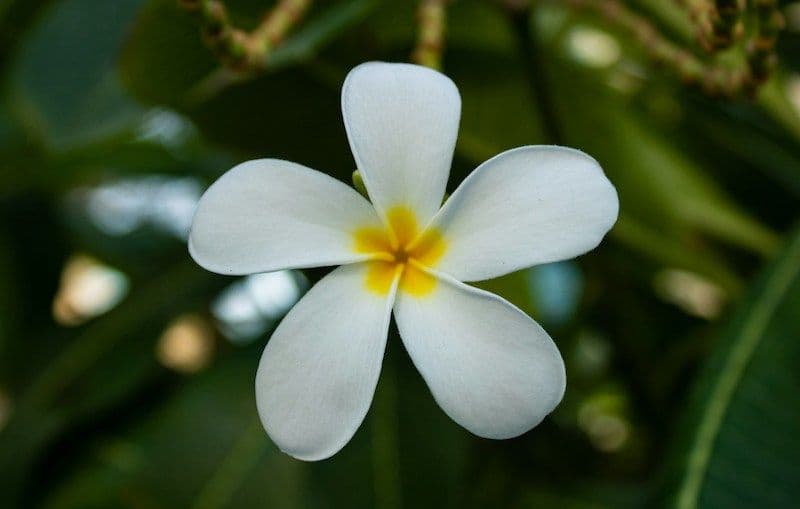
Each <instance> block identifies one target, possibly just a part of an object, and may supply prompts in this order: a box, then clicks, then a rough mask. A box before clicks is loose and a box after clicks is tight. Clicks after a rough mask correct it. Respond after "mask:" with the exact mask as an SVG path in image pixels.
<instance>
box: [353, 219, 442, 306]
mask: <svg viewBox="0 0 800 509" xmlns="http://www.w3.org/2000/svg"><path fill="white" fill-rule="evenodd" d="M386 219H387V221H388V223H389V225H388V227H387V228H386V229H383V228H375V227H364V228H359V229H358V230H356V231H355V232H354V233H353V239H354V242H353V244H354V249H355V251H356V252H358V253H369V254H371V255H373V259H372V261H370V262H369V268H368V270H367V276H366V281H365V285H366V287H367V289H369V290H370V291H371V292H374V293H377V294H380V295H386V294H388V293H389V291H390V290H391V288H392V283H393V282H394V279H395V278H396V277H399V278H400V284H399V289H400V290H401V291H403V292H406V293H408V294H410V295H414V296H416V297H422V296H425V295H427V294H429V293H430V292H432V291H433V289H434V288H435V287H436V278H435V277H433V276H431V275H430V274H428V273H427V272H425V268H427V267H433V266H434V265H435V264H436V262H438V261H439V259H441V257H442V255H443V254H444V252H445V250H446V249H447V245H446V243H445V241H444V239H443V238H442V234H441V233H439V231H438V230H436V229H435V228H427V229H426V230H425V231H420V228H419V224H418V223H417V218H416V216H415V215H414V212H412V211H411V209H409V208H408V207H405V206H396V207H392V208H391V209H389V210H388V212H387V213H386Z"/></svg>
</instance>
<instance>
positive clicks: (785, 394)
mask: <svg viewBox="0 0 800 509" xmlns="http://www.w3.org/2000/svg"><path fill="white" fill-rule="evenodd" d="M798 307H800V232H797V233H795V234H794V235H793V236H792V237H791V238H790V239H789V242H788V243H787V245H786V246H785V247H784V248H783V250H782V251H781V252H780V253H779V255H778V256H777V258H776V259H775V261H774V262H773V263H772V264H771V266H770V267H769V268H768V269H767V270H766V272H765V273H764V274H763V276H762V277H761V278H760V280H759V281H758V282H757V283H756V284H754V286H753V287H752V288H751V290H750V291H749V293H748V295H747V297H746V298H745V300H744V302H743V303H742V305H741V307H740V308H739V309H738V310H736V311H735V312H733V314H732V316H731V322H730V324H729V325H728V327H727V328H726V330H725V331H724V333H723V334H722V336H721V337H720V339H719V340H718V343H717V345H716V347H715V352H714V354H713V355H712V356H711V358H710V359H709V360H708V363H707V364H706V366H705V368H704V369H703V372H702V374H701V377H700V379H699V382H698V384H697V386H696V388H695V395H694V398H693V404H692V405H691V406H690V407H689V410H688V412H687V417H686V421H685V424H684V426H685V427H684V428H683V432H682V436H683V438H682V444H681V451H682V454H681V455H680V457H679V459H678V460H677V461H676V462H675V464H674V465H673V466H674V468H675V469H676V470H675V471H674V472H673V474H672V475H673V476H674V479H673V482H671V483H670V486H671V488H672V490H671V491H672V493H673V496H672V497H673V498H672V500H673V503H674V505H675V507H679V508H681V509H687V508H693V507H726V508H733V507H776V508H777V507H790V506H792V505H793V504H794V503H795V502H796V501H797V499H798V497H800V469H799V468H798V466H797V458H798V457H800V439H799V438H798V435H797V425H798V423H800V405H798V399H797V395H798V393H800V378H798V377H797V366H798V365H800V342H798V341H797V338H798V336H800V314H798V313H797V310H798Z"/></svg>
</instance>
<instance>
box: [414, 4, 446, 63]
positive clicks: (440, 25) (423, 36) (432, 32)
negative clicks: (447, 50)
mask: <svg viewBox="0 0 800 509" xmlns="http://www.w3.org/2000/svg"><path fill="white" fill-rule="evenodd" d="M446 6H447V0H421V1H420V3H419V8H418V9H417V18H418V23H419V27H418V32H417V46H416V48H415V49H414V53H412V55H411V60H412V61H414V62H416V63H417V64H419V65H424V66H427V67H431V68H433V69H441V67H442V53H443V51H444V32H445V21H446V15H447V11H446V9H445V7H446Z"/></svg>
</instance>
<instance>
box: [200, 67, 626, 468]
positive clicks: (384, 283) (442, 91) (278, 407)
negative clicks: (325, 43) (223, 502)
mask: <svg viewBox="0 0 800 509" xmlns="http://www.w3.org/2000/svg"><path fill="white" fill-rule="evenodd" d="M460 110H461V99H460V97H459V93H458V90H457V89H456V86H455V85H454V84H453V82H452V81H451V80H450V79H449V78H447V77H445V76H444V75H442V74H440V73H438V72H436V71H433V70H430V69H427V68H424V67H419V66H415V65H409V64H386V63H367V64H363V65H360V66H358V67H356V68H355V69H353V70H352V71H351V72H350V74H349V75H348V76H347V79H346V80H345V83H344V86H343V89H342V113H343V116H344V123H345V127H346V130H347V135H348V138H349V141H350V146H351V149H352V151H353V155H354V158H355V161H356V165H357V167H358V169H359V171H360V172H361V174H362V176H363V179H364V183H365V186H366V188H367V191H368V194H369V197H370V200H371V203H370V201H367V200H366V199H365V198H363V197H362V196H361V195H360V194H359V193H357V192H356V191H355V190H354V189H352V188H351V187H349V186H347V185H345V184H343V183H342V182H340V181H338V180H335V179H333V178H331V177H329V176H327V175H325V174H323V173H320V172H317V171H314V170H312V169H309V168H306V167H304V166H301V165H299V164H295V163H291V162H287V161H281V160H276V159H260V160H255V161H248V162H245V163H242V164H240V165H238V166H236V167H235V168H233V169H232V170H230V171H229V172H227V173H226V174H225V175H223V176H222V177H221V178H220V179H219V180H218V181H217V182H216V183H214V184H213V185H212V186H211V187H210V188H209V189H208V191H207V192H206V193H205V195H204V196H203V198H202V199H201V201H200V204H199V206H198V209H197V212H196V215H195V218H194V224H193V227H192V231H191V236H190V240H189V250H190V252H191V254H192V256H193V257H194V259H195V260H196V261H197V262H198V263H199V264H200V265H202V266H203V267H205V268H207V269H208V270H211V271H214V272H218V273H221V274H251V273H256V272H267V271H275V270H281V269H288V268H309V267H320V266H331V265H341V267H338V268H336V269H335V270H333V271H332V272H330V273H329V274H328V275H327V276H325V277H324V278H323V279H322V280H321V281H319V282H318V283H317V284H316V285H315V286H314V287H313V288H312V289H311V290H310V291H309V292H308V293H307V294H306V295H305V296H304V297H303V298H302V299H301V300H300V302H298V303H297V304H296V305H295V306H294V308H293V309H292V310H291V311H290V312H289V313H288V314H287V315H286V317H285V318H284V319H283V321H282V322H281V323H280V325H279V327H278V328H277V330H276V331H275V332H274V333H273V335H272V338H271V339H270V341H269V342H268V343H267V346H266V348H265V349H264V353H263V356H262V357H261V363H260V365H259V367H258V373H257V375H256V401H257V406H258V412H259V415H260V417H261V420H262V423H263V425H264V428H265V429H266V431H267V433H268V434H269V436H270V437H271V438H272V439H273V441H274V442H275V443H276V444H277V445H278V446H279V447H280V448H281V449H282V450H283V451H284V452H286V453H288V454H290V455H292V456H294V457H296V458H299V459H303V460H320V459H324V458H327V457H329V456H331V455H333V454H335V453H336V452H337V451H339V450H340V449H341V448H342V447H344V445H345V444H346V443H347V442H348V441H349V440H350V439H351V437H352V436H353V434H354V433H355V432H356V430H357V429H358V427H359V425H360V424H361V422H362V421H363V419H364V417H365V415H366V413H367V411H368V409H369V406H370V403H371V401H372V397H373V394H374V392H375V387H376V384H377V382H378V375H379V373H380V369H381V363H382V360H383V355H384V350H385V346H386V338H387V332H388V327H389V322H390V316H391V314H392V312H394V317H395V321H396V323H397V327H398V330H399V332H400V335H401V337H402V341H403V344H404V345H405V347H406V349H407V350H408V353H409V355H410V356H411V359H412V360H413V362H414V365H415V366H416V367H417V369H418V370H419V371H420V373H421V374H422V377H423V378H424V379H425V382H426V383H427V384H428V387H429V388H430V390H431V392H432V393H433V397H434V398H435V399H436V401H437V402H438V404H439V405H440V406H441V407H442V409H443V410H444V411H445V412H446V413H447V415H449V416H450V417H451V418H452V419H453V420H454V421H456V422H457V423H458V424H460V425H461V426H463V427H465V428H466V429H467V430H469V431H471V432H472V433H474V434H476V435H478V436H481V437H487V438H495V439H503V438H511V437H515V436H518V435H520V434H522V433H525V432H526V431H528V430H530V429H531V428H533V427H534V426H536V425H537V424H538V423H539V422H541V421H542V419H544V417H545V416H547V415H548V414H549V413H550V412H551V411H552V410H553V409H554V408H555V407H556V406H557V405H558V403H559V402H560V401H561V398H562V396H563V394H564V388H565V385H566V376H565V370H564V363H563V360H562V359H561V355H560V354H559V351H558V348H557V347H556V345H555V344H554V343H553V340H552V339H551V338H550V336H548V334H547V333H546V332H545V331H544V330H543V329H542V328H541V327H540V326H539V325H538V324H537V323H536V322H534V321H533V320H532V319H531V318H529V317H528V316H527V315H525V314H524V313H523V312H522V311H520V310H519V309H517V308H516V307H514V306H513V305H512V304H510V303H508V302H507V301H505V300H503V299H502V298H500V297H498V296H496V295H493V294H491V293H488V292H486V291H483V290H480V289H477V288H474V287H471V286H468V285H466V284H464V282H465V281H467V282H468V281H478V280H484V279H489V278H494V277H498V276H501V275H503V274H507V273H509V272H512V271H515V270H519V269H522V268H525V267H530V266H532V265H536V264H541V263H547V262H553V261H556V260H563V259H567V258H572V257H574V256H577V255H579V254H581V253H584V252H586V251H588V250H590V249H593V248H594V247H595V246H597V245H598V244H599V243H600V241H601V240H602V238H603V236H604V235H605V234H606V232H607V231H608V230H609V229H610V228H611V226H612V225H613V224H614V222H615V221H616V218H617V211H618V201H617V194H616V191H615V189H614V187H613V186H612V185H611V183H610V182H609V181H608V179H607V178H606V177H605V175H604V174H603V171H602V169H601V168H600V166H599V165H598V164H597V162H596V161H595V160H594V159H592V158H591V157H589V156H587V155H586V154H584V153H582V152H579V151H577V150H573V149H569V148H563V147H556V146H528V147H520V148H516V149H513V150H509V151H507V152H503V153H501V154H499V155H497V156H495V157H494V158H492V159H490V160H488V161H487V162H485V163H483V164H482V165H480V166H479V167H478V168H477V169H476V170H475V171H474V172H473V173H472V174H471V175H470V176H469V177H468V178H467V179H466V180H464V182H463V183H462V184H461V185H460V186H459V187H458V189H457V190H456V191H455V192H454V193H453V195H452V196H451V197H450V198H449V199H448V200H447V202H446V203H445V204H444V206H441V203H442V198H443V196H444V193H445V185H446V183H447V178H448V174H449V171H450V163H451V160H452V157H453V150H454V146H455V142H456V135H457V130H458V123H459V117H460Z"/></svg>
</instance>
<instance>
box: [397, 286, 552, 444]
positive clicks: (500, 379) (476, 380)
mask: <svg viewBox="0 0 800 509" xmlns="http://www.w3.org/2000/svg"><path fill="white" fill-rule="evenodd" d="M394 312H395V319H396V321H397V326H398V329H399V330H400V335H401V336H402V337H403V343H404V344H405V346H406V349H407V350H408V353H409V354H410V355H411V359H412V360H413V361H414V365H416V367H417V369H418V370H419V371H420V373H421V374H422V377H423V378H424V379H425V381H426V382H427V384H428V387H430V389H431V392H432V393H433V397H434V398H435V399H436V401H437V403H439V406H441V407H442V409H443V410H444V411H445V412H446V413H447V415H449V416H450V417H451V418H452V419H453V420H454V421H456V422H457V423H459V424H460V425H462V426H464V427H465V428H466V429H468V430H469V431H471V432H472V433H474V434H476V435H478V436H481V437H485V438H496V439H501V438H512V437H515V436H518V435H521V434H522V433H525V432H526V431H528V430H530V429H531V428H533V427H534V426H536V425H537V424H539V423H540V422H541V421H542V419H544V417H545V416H546V415H547V414H549V413H550V412H551V411H552V410H553V409H554V408H555V407H556V406H557V405H558V403H559V402H560V401H561V398H562V396H563V395H564V388H565V386H566V376H565V372H564V363H563V361H562V360H561V355H560V354H559V352H558V348H556V346H555V344H554V343H553V340H552V339H550V336H548V335H547V333H546V332H545V331H544V330H543V329H542V328H541V327H540V326H539V325H538V324H537V323H536V322H534V321H533V320H531V319H530V318H529V317H528V316H527V315H525V313H523V312H522V311H520V310H519V309H517V308H515V307H514V306H513V305H511V304H509V303H508V302H506V301H505V300H503V299H501V298H500V297H498V296H496V295H494V294H491V293H488V292H485V291H483V290H479V289H476V288H472V287H470V286H467V285H465V284H463V283H460V282H458V281H455V280H453V279H451V278H449V277H447V276H440V281H439V284H437V286H436V289H435V291H434V292H432V293H431V294H429V295H426V296H425V297H422V298H418V297H414V296H410V295H408V294H406V293H404V292H398V295H397V301H396V302H395V307H394Z"/></svg>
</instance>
